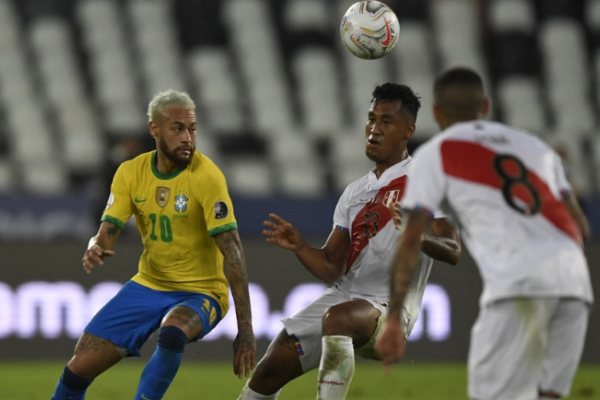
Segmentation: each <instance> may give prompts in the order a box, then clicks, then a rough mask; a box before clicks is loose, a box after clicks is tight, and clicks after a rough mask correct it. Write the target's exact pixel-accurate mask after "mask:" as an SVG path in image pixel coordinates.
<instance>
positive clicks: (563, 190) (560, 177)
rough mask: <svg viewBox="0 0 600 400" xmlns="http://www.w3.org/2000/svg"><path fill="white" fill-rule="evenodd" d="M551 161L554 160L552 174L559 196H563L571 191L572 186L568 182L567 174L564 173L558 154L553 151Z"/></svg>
mask: <svg viewBox="0 0 600 400" xmlns="http://www.w3.org/2000/svg"><path fill="white" fill-rule="evenodd" d="M553 161H554V176H555V179H556V186H557V188H558V191H559V193H560V194H561V196H563V197H565V196H568V195H570V194H571V193H573V187H572V186H571V184H570V183H569V180H568V179H567V174H566V173H565V169H564V167H563V164H562V160H561V159H560V156H559V155H558V154H557V153H556V152H553Z"/></svg>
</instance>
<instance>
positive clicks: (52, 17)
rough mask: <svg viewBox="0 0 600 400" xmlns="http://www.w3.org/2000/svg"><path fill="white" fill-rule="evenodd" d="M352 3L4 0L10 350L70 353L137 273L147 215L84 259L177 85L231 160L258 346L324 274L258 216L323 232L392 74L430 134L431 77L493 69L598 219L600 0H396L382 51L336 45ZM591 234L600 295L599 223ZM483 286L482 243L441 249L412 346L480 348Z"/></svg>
mask: <svg viewBox="0 0 600 400" xmlns="http://www.w3.org/2000/svg"><path fill="white" fill-rule="evenodd" d="M353 2H354V1H353V0H0V118H1V120H2V121H3V123H2V124H0V239H1V241H0V260H1V263H2V267H1V268H0V360H9V359H13V360H14V359H21V360H22V359H27V360H34V359H51V360H64V361H66V360H67V359H68V357H70V354H71V351H72V348H73V346H74V344H75V340H76V337H77V336H78V335H79V333H80V332H81V329H82V328H83V326H85V323H86V322H87V320H88V319H89V317H90V316H91V315H92V314H93V312H94V311H95V310H96V309H97V308H98V307H99V306H100V305H101V304H103V302H105V301H106V299H107V298H109V297H110V296H111V295H112V294H113V293H114V292H115V291H116V290H117V289H118V287H119V286H120V284H122V282H124V281H125V280H127V279H128V278H129V277H131V276H132V275H133V274H134V273H135V271H136V266H137V258H138V256H139V252H140V244H139V237H138V234H137V233H136V229H135V227H134V226H129V227H128V228H127V229H126V231H125V232H124V234H123V236H122V239H121V241H120V243H119V245H118V247H117V254H118V255H117V257H116V258H115V259H114V260H111V261H110V262H109V263H108V264H107V265H106V266H105V267H104V268H102V269H98V270H97V271H95V272H94V274H92V275H90V276H87V275H86V274H85V273H84V272H83V270H82V268H81V263H80V259H81V256H82V254H83V251H84V248H85V245H86V243H87V240H88V238H89V237H90V236H92V235H93V234H94V233H95V231H96V229H97V224H98V222H97V221H98V220H99V216H100V213H101V210H102V209H103V207H104V204H105V202H106V199H107V198H108V193H109V185H110V181H111V178H112V174H113V173H114V171H115V169H116V167H117V166H118V164H119V163H120V162H121V161H123V160H126V159H128V158H131V157H133V156H135V155H137V154H139V153H140V152H143V151H148V150H151V149H153V148H154V143H153V142H152V141H151V137H150V135H149V134H148V129H147V119H146V116H145V109H146V105H147V103H148V101H149V100H150V98H151V97H152V95H153V94H154V93H156V92H158V91H162V90H165V89H168V88H173V89H178V90H185V91H188V92H189V93H190V94H191V95H192V97H193V98H194V99H195V101H196V104H197V107H198V110H197V112H198V117H199V137H198V148H199V149H200V150H201V151H202V152H204V153H206V154H207V155H209V156H210V157H211V158H212V159H213V160H214V161H215V162H216V163H217V164H218V165H219V166H220V167H221V168H222V169H223V171H224V173H225V175H226V177H227V179H228V183H229V186H230V190H231V194H232V198H233V201H234V205H235V207H236V217H237V218H238V221H239V225H240V232H241V234H242V239H243V241H244V247H245V250H246V253H247V258H248V265H249V271H250V272H249V273H250V279H251V281H252V296H253V299H252V300H253V304H254V317H255V324H256V326H257V328H256V329H257V332H256V333H257V336H258V337H259V338H260V342H259V344H260V346H259V353H260V354H262V352H263V351H264V349H265V348H266V344H268V341H269V338H271V337H272V336H273V334H274V333H275V332H277V331H278V330H279V329H280V328H281V325H280V323H279V321H278V320H279V318H280V317H281V316H282V315H287V314H290V313H292V312H294V311H295V310H297V309H298V308H299V307H302V305H303V304H306V303H307V302H308V301H310V300H311V299H312V298H314V296H315V293H316V292H318V291H320V290H322V288H323V286H321V285H320V284H319V283H318V282H316V281H315V280H314V279H313V278H312V277H311V276H310V275H309V274H308V273H307V272H305V271H304V270H303V269H302V267H301V266H300V265H299V264H298V263H297V262H296V261H295V259H294V258H293V256H292V255H290V254H287V253H286V252H284V251H282V250H279V249H276V248H274V247H269V246H266V245H265V244H264V242H263V240H262V238H261V237H260V232H261V230H262V221H263V220H264V219H265V218H266V217H267V214H268V213H269V212H276V213H279V214H280V215H282V216H283V217H284V218H287V219H288V220H290V221H291V222H293V223H294V224H295V225H296V226H297V227H298V228H299V229H300V230H301V231H302V232H303V233H304V234H305V235H306V236H307V237H310V238H311V241H313V242H314V244H315V245H320V244H321V243H323V241H324V239H325V238H326V235H327V234H328V233H329V231H330V228H331V220H332V213H333V208H334V206H335V203H336V200H337V197H338V196H339V195H340V194H341V191H342V190H343V188H344V187H345V186H346V184H348V183H349V182H350V181H352V180H354V179H356V178H358V177H360V176H362V175H363V174H364V173H365V171H366V170H367V169H368V168H369V167H370V163H369V162H368V160H367V159H366V157H364V141H363V139H362V138H363V137H364V119H365V116H366V112H367V109H368V105H369V100H370V95H371V92H372V90H373V87H374V85H375V84H377V83H384V82H387V81H396V82H402V83H406V84H408V85H409V86H411V87H413V89H414V90H415V91H416V92H418V93H419V94H420V95H421V97H422V103H423V108H422V110H421V112H420V114H419V118H418V121H417V132H416V135H415V137H414V139H413V143H412V147H416V146H417V145H418V144H419V143H422V142H423V141H425V140H427V139H428V138H430V137H431V136H432V135H434V134H435V133H436V132H437V126H436V125H435V122H434V120H433V116H432V113H431V110H430V108H431V103H432V94H431V91H432V83H433V78H434V76H435V75H436V74H437V73H438V72H440V71H441V70H443V69H446V68H448V67H452V66H458V65H463V66H470V67H473V68H475V69H477V70H478V71H480V72H481V73H482V75H483V76H484V77H485V81H486V84H487V88H488V90H489V93H490V94H491V96H492V98H493V101H494V118H497V119H499V120H501V121H504V122H507V123H509V124H512V125H515V126H518V127H523V128H526V129H529V130H531V131H533V132H535V133H537V134H539V135H540V136H541V137H543V138H544V139H546V140H547V141H549V142H550V143H551V144H552V145H553V146H555V147H556V148H557V149H558V150H559V151H560V152H561V155H562V156H563V158H564V162H565V166H566V168H567V170H568V173H569V176H570V178H571V180H572V182H573V184H574V186H575V188H576V190H577V194H578V196H579V198H580V200H581V202H582V205H583V207H584V209H585V211H586V213H587V215H588V217H589V218H590V221H591V223H592V229H593V231H594V233H595V234H597V233H599V232H600V201H599V199H600V196H599V194H600V174H598V173H597V170H598V168H599V167H600V135H599V133H598V127H599V125H600V118H599V112H598V111H599V107H600V0H487V1H486V0H479V1H477V0H430V1H427V0H388V1H386V3H388V4H389V5H390V6H391V7H392V8H393V9H394V10H395V11H396V13H397V15H398V18H399V20H400V23H401V33H400V38H399V42H398V43H397V45H396V48H395V49H394V50H393V51H392V52H391V53H390V55H389V56H387V57H385V58H383V59H381V60H377V61H363V60H359V59H357V58H354V57H352V56H351V55H350V54H349V53H348V52H347V51H346V50H345V49H344V48H343V47H342V45H341V42H340V40H339V36H338V35H339V33H338V29H339V22H340V20H341V16H342V15H343V13H344V12H345V10H346V9H347V8H348V7H349V6H350V5H351V4H352V3H353ZM491 228H492V229H493V227H491ZM586 251H587V252H588V255H589V258H590V265H591V270H592V278H593V281H594V285H595V292H596V294H597V295H598V293H600V290H599V289H600V284H599V280H600V273H598V271H597V265H598V262H599V261H600V239H599V238H598V237H595V238H594V239H592V241H591V242H590V243H588V245H587V248H586ZM480 290H481V282H480V280H479V277H478V274H477V271H476V268H475V266H474V264H473V263H472V261H471V259H470V258H469V256H468V254H467V255H465V257H464V259H463V261H461V265H459V266H458V267H452V268H451V267H448V266H442V265H437V267H436V268H434V271H433V273H432V277H431V284H430V287H429V288H428V292H427V294H426V298H425V303H424V313H423V316H422V318H421V322H420V325H418V327H417V329H416V331H415V332H414V334H413V337H412V343H411V345H410V348H409V357H410V358H411V359H412V360H413V362H425V361H428V362H445V361H459V362H463V361H464V360H465V359H466V354H467V349H468V335H469V329H470V326H471V324H472V322H473V320H474V319H475V316H476V314H477V300H478V296H479V292H480ZM232 314H233V313H230V316H231V315H232ZM234 334H235V332H234V321H233V320H232V319H228V320H226V321H225V322H224V323H223V324H222V326H221V327H220V328H219V330H218V331H217V332H214V335H213V337H212V338H209V340H207V341H206V342H204V343H199V344H197V345H194V346H196V347H195V349H194V350H193V351H191V352H190V353H191V354H190V355H187V357H189V358H192V359H193V358H197V359H202V360H227V359H229V357H230V354H231V350H230V346H231V344H230V338H231V337H232V335H234ZM598 337H600V318H599V317H598V316H597V313H594V314H593V316H592V320H591V323H590V329H589V332H588V341H587V345H586V349H585V353H584V357H583V360H584V362H586V363H593V364H600V343H599V342H598V340H597V338H598ZM151 347H152V346H151V345H150V344H148V345H147V346H146V348H145V351H146V354H145V356H146V355H147V353H148V352H149V351H151ZM58 374H59V371H58V370H57V376H58Z"/></svg>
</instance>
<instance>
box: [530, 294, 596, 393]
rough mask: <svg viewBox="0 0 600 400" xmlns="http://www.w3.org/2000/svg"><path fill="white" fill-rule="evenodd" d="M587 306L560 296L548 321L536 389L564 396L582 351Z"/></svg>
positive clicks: (569, 387) (579, 301)
mask: <svg viewBox="0 0 600 400" xmlns="http://www.w3.org/2000/svg"><path fill="white" fill-rule="evenodd" d="M588 318H589V305H588V304H586V303H584V302H583V301H581V300H577V299H561V300H560V301H559V304H558V306H557V307H556V311H555V313H554V315H553V316H552V318H551V320H550V328H549V333H548V349H547V351H546V359H545V361H544V372H543V377H542V381H541V384H540V390H543V391H549V392H553V393H556V394H559V395H561V396H566V395H568V394H569V391H570V390H571V383H572V382H573V377H574V376H575V373H576V371H577V367H578V365H579V360H580V359H581V354H582V352H583V346H584V342H585V333H586V330H587V325H588Z"/></svg>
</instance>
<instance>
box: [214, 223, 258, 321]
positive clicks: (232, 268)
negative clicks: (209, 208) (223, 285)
mask: <svg viewBox="0 0 600 400" xmlns="http://www.w3.org/2000/svg"><path fill="white" fill-rule="evenodd" d="M215 241H216V243H217V246H218V247H219V250H221V253H223V256H224V258H225V260H224V268H225V272H226V274H227V280H228V281H229V286H230V288H231V294H232V296H233V300H234V302H235V312H236V317H237V321H238V327H239V326H242V325H243V326H246V327H250V326H251V325H252V313H251V309H250V294H249V291H248V273H247V271H246V261H245V259H244V250H243V249H242V243H241V240H240V237H239V235H238V231H237V229H232V230H230V231H227V232H223V233H219V234H218V235H216V236H215Z"/></svg>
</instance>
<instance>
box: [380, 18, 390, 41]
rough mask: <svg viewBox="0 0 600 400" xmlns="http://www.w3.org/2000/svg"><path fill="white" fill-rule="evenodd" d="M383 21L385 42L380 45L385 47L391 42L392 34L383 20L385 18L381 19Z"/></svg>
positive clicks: (385, 20)
mask: <svg viewBox="0 0 600 400" xmlns="http://www.w3.org/2000/svg"><path fill="white" fill-rule="evenodd" d="M383 21H384V22H385V40H384V41H383V42H381V44H382V45H384V46H387V45H388V44H390V41H391V40H392V32H391V31H390V24H388V22H387V19H385V17H383Z"/></svg>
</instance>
